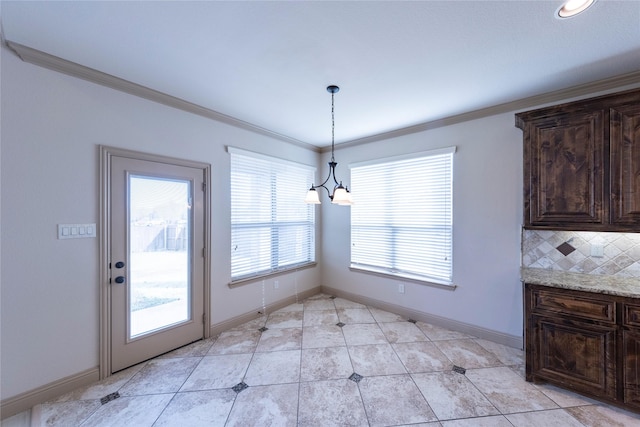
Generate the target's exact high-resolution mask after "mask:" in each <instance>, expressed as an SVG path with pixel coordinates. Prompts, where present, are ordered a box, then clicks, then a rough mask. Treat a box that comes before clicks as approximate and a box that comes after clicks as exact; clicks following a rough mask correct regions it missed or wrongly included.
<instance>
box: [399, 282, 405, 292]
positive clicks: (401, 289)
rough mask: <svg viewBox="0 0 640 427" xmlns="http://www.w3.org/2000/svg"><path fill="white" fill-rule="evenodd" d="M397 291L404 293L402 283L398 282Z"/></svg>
mask: <svg viewBox="0 0 640 427" xmlns="http://www.w3.org/2000/svg"><path fill="white" fill-rule="evenodd" d="M398 292H399V293H401V294H404V283H398Z"/></svg>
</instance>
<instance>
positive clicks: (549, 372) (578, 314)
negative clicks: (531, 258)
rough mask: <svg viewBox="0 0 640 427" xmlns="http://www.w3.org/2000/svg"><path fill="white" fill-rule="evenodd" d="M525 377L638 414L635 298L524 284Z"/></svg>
mask: <svg viewBox="0 0 640 427" xmlns="http://www.w3.org/2000/svg"><path fill="white" fill-rule="evenodd" d="M525 319H526V320H525V341H526V379H527V381H534V382H549V383H552V384H554V385H557V386H559V387H563V388H566V389H569V390H573V391H576V392H578V393H581V394H584V395H587V396H590V397H594V398H597V399H600V400H603V401H606V402H609V403H613V404H616V405H619V406H623V407H625V408H626V409H629V410H633V411H635V412H640V361H639V360H638V355H639V354H640V299H635V298H628V297H619V296H613V295H605V294H599V293H591V292H582V291H574V290H567V289H560V288H553V287H548V286H540V285H532V284H525Z"/></svg>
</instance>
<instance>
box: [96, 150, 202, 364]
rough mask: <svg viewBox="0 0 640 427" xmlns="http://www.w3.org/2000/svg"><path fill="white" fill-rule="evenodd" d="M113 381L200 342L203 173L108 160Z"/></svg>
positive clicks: (161, 164) (165, 165)
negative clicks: (140, 365) (132, 368)
mask: <svg viewBox="0 0 640 427" xmlns="http://www.w3.org/2000/svg"><path fill="white" fill-rule="evenodd" d="M110 169H111V170H110V178H109V180H110V185H109V191H110V196H109V203H108V204H109V215H110V218H109V221H110V231H109V242H110V244H109V246H110V257H109V268H110V278H109V291H110V304H109V305H110V307H109V311H110V319H109V331H110V336H111V342H110V350H109V352H110V359H111V367H110V370H111V373H113V372H117V371H119V370H121V369H124V368H127V367H129V366H132V365H135V364H136V363H140V362H142V361H144V360H147V359H150V358H152V357H155V356H158V355H160V354H162V353H166V352H168V351H171V350H173V349H175V348H178V347H180V346H183V345H185V344H188V343H190V342H193V341H196V340H198V339H202V338H203V336H204V335H205V311H204V307H205V297H204V294H205V288H204V283H205V272H206V267H205V262H206V258H205V241H206V232H205V229H206V225H205V224H206V223H205V218H206V212H205V206H206V203H205V192H204V188H205V187H204V179H205V170H204V169H202V168H199V167H191V166H185V165H179V164H172V163H168V162H167V161H166V159H163V161H152V160H143V159H137V158H130V157H120V156H112V157H111V166H110Z"/></svg>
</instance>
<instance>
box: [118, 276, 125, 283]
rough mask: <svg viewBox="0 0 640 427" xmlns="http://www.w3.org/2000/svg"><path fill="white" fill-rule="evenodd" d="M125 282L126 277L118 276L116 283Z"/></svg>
mask: <svg viewBox="0 0 640 427" xmlns="http://www.w3.org/2000/svg"><path fill="white" fill-rule="evenodd" d="M124 281H125V278H124V276H118V277H116V283H124Z"/></svg>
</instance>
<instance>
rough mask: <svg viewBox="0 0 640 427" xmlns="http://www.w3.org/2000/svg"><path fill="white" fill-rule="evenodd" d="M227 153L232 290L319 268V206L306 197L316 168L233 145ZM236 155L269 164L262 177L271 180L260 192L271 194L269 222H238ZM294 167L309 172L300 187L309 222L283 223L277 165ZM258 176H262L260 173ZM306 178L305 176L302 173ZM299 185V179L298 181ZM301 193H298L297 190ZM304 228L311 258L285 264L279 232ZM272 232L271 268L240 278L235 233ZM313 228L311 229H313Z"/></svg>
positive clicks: (262, 171) (270, 238)
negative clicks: (236, 267)
mask: <svg viewBox="0 0 640 427" xmlns="http://www.w3.org/2000/svg"><path fill="white" fill-rule="evenodd" d="M227 152H228V153H229V154H230V156H229V157H230V158H229V185H230V196H229V207H230V238H231V240H230V242H229V243H230V245H229V247H230V251H231V252H230V255H231V257H230V276H231V277H230V282H229V287H230V288H233V287H236V286H240V285H243V284H247V283H248V282H255V281H257V280H260V279H264V278H265V277H270V276H275V275H280V274H285V273H288V272H292V271H298V270H301V269H304V268H310V267H314V266H315V265H317V262H316V229H317V227H316V212H315V205H307V204H306V203H304V194H305V193H306V191H307V190H308V187H309V186H310V185H311V183H312V182H313V180H314V176H315V171H316V168H315V167H314V166H309V165H306V164H303V163H299V162H294V161H290V160H284V159H281V158H278V157H273V156H268V155H265V154H260V153H256V152H253V151H248V150H244V149H240V148H235V147H231V146H227ZM232 156H242V157H244V158H245V159H244V160H247V159H255V160H257V161H262V162H268V163H269V170H268V171H267V170H266V169H263V170H261V171H260V172H259V174H264V173H267V174H268V178H267V179H268V181H269V182H264V185H261V186H260V189H261V190H263V191H266V192H268V193H269V197H268V199H269V207H268V209H266V210H265V211H264V212H266V211H270V215H269V216H270V217H269V219H268V220H257V221H242V222H236V223H234V206H233V195H232V191H233V189H232V187H233V185H234V178H233V174H234V170H233V167H234V166H233V160H232ZM278 164H280V165H283V166H285V167H286V166H290V167H292V168H295V169H299V170H301V171H305V173H306V175H307V176H306V177H305V182H304V185H301V186H300V204H301V206H303V207H304V209H305V210H306V217H307V218H306V219H305V220H303V219H297V220H283V221H279V220H278V219H277V210H278V205H277V195H276V190H275V181H276V179H277V178H276V176H277V174H278V173H279V172H281V170H278V169H277V167H275V166H276V165H278ZM256 175H258V173H256ZM301 175H302V174H301ZM296 183H297V180H296ZM294 192H295V193H296V194H297V192H296V191H295V190H294ZM300 226H303V227H304V228H305V229H307V232H308V233H309V235H308V240H307V241H306V242H305V243H306V244H307V245H308V247H307V248H306V250H305V251H306V255H307V256H308V259H307V260H305V261H301V262H295V263H283V262H282V261H283V260H282V259H281V257H280V255H281V252H280V251H279V250H278V249H279V248H280V245H279V244H278V243H276V242H277V240H278V239H279V236H280V235H281V234H280V233H279V232H278V231H281V230H284V229H287V228H289V229H292V228H294V227H300ZM252 228H254V229H263V230H264V229H265V228H266V229H268V235H269V237H268V239H269V257H268V259H269V260H268V262H269V267H268V268H265V269H261V270H257V271H254V272H250V273H247V274H242V275H236V276H235V277H234V276H233V275H232V274H233V268H234V267H233V258H234V257H233V244H234V243H233V241H234V240H233V236H234V231H236V230H250V229H252ZM309 229H310V230H309Z"/></svg>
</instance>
